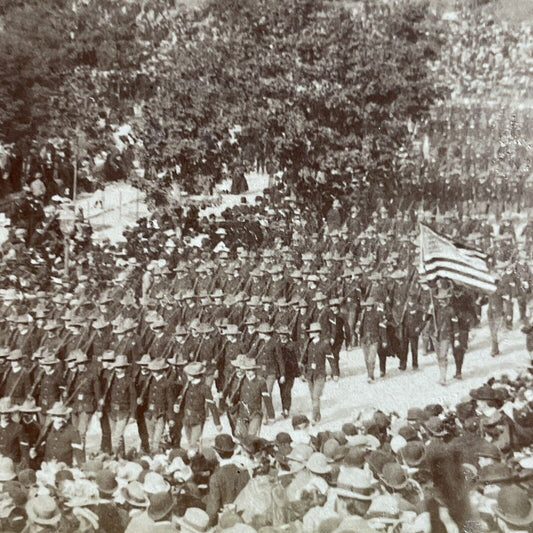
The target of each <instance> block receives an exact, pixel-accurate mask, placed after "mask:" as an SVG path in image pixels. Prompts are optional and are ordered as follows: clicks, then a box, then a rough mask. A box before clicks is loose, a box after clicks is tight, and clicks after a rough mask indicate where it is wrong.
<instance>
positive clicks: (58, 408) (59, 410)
mask: <svg viewBox="0 0 533 533" xmlns="http://www.w3.org/2000/svg"><path fill="white" fill-rule="evenodd" d="M70 413H72V409H71V408H70V407H66V406H65V404H63V403H62V402H56V403H55V404H54V405H53V407H52V408H51V409H49V410H48V411H47V412H46V414H47V415H49V416H65V417H66V416H70Z"/></svg>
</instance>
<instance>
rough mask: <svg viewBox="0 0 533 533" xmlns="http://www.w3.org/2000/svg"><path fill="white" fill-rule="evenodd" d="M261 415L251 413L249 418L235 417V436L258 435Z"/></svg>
mask: <svg viewBox="0 0 533 533" xmlns="http://www.w3.org/2000/svg"><path fill="white" fill-rule="evenodd" d="M261 422H262V415H260V414H257V415H252V416H251V417H250V419H244V418H237V423H236V425H235V436H236V437H237V438H238V439H242V438H244V437H246V436H250V437H259V433H261Z"/></svg>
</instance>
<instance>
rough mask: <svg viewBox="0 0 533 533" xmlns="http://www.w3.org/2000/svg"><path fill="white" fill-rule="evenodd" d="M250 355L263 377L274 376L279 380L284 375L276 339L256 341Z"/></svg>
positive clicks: (282, 362)
mask: <svg viewBox="0 0 533 533" xmlns="http://www.w3.org/2000/svg"><path fill="white" fill-rule="evenodd" d="M250 355H251V356H252V357H255V358H256V360H257V364H258V365H259V366H260V367H261V371H262V373H263V375H264V376H276V377H277V378H279V377H281V376H284V375H285V364H284V361H283V356H282V355H281V351H280V349H279V343H278V341H277V340H276V339H274V338H270V339H269V340H268V341H263V340H258V342H257V344H256V345H255V346H254V347H253V348H252V350H251V354H250Z"/></svg>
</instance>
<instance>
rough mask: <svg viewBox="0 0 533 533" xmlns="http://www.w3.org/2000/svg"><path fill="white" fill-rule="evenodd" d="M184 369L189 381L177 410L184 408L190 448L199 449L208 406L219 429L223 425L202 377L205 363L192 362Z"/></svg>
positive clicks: (184, 423)
mask: <svg viewBox="0 0 533 533" xmlns="http://www.w3.org/2000/svg"><path fill="white" fill-rule="evenodd" d="M184 371H185V374H186V375H187V383H186V384H185V386H184V388H183V392H182V394H181V397H180V398H179V400H178V404H177V408H176V410H177V411H178V412H181V411H182V410H183V427H184V428H185V437H186V438H187V442H188V443H189V448H190V449H192V450H197V448H198V444H199V441H200V439H201V437H202V433H203V429H204V424H205V416H206V414H205V413H206V406H207V407H209V409H210V410H211V414H212V416H213V420H214V422H215V426H216V429H217V431H219V432H220V431H222V426H221V425H220V417H219V414H218V409H217V408H216V405H215V401H214V400H213V396H212V395H211V391H210V390H209V389H208V388H207V386H206V384H205V382H204V380H203V379H202V377H203V375H204V373H205V369H204V365H202V363H198V362H192V363H189V364H188V365H187V366H186V367H185V368H184Z"/></svg>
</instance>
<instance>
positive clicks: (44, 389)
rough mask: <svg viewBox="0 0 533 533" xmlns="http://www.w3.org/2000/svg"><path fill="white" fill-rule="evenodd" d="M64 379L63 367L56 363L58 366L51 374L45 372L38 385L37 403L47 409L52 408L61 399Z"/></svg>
mask: <svg viewBox="0 0 533 533" xmlns="http://www.w3.org/2000/svg"><path fill="white" fill-rule="evenodd" d="M62 379H63V372H62V371H61V368H60V367H59V366H58V365H56V368H55V369H54V371H53V372H52V373H51V374H46V373H43V374H42V376H41V378H40V382H39V385H38V386H37V391H36V398H37V405H38V406H39V407H41V408H42V409H43V411H47V410H48V409H50V408H52V407H53V405H54V403H55V402H57V401H58V400H59V397H60V396H61V384H62Z"/></svg>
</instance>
